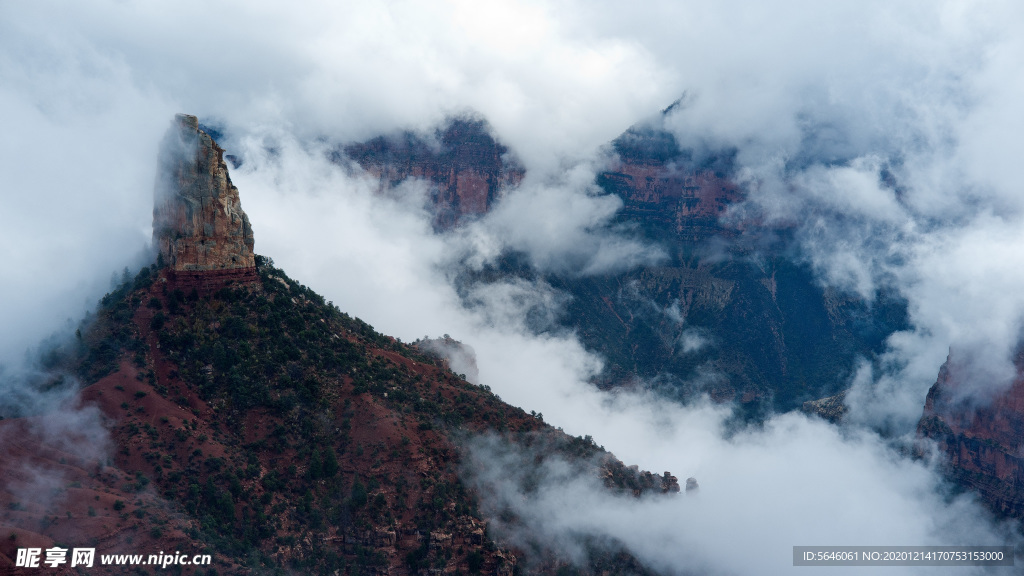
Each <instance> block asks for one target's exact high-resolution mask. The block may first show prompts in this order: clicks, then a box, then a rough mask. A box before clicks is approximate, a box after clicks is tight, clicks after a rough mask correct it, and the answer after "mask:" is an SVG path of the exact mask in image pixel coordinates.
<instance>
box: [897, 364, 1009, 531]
mask: <svg viewBox="0 0 1024 576" xmlns="http://www.w3.org/2000/svg"><path fill="white" fill-rule="evenodd" d="M1021 360H1022V358H1018V359H1017V362H1016V364H1017V368H1018V376H1017V378H1016V379H1015V380H1014V382H1013V384H1012V385H1011V386H1010V388H1009V389H1008V390H1006V391H1005V392H1004V393H1002V394H1001V395H999V396H997V397H996V398H995V399H993V400H992V401H991V402H990V403H987V404H983V405H977V406H975V405H973V403H972V402H970V401H967V400H960V399H958V398H957V394H956V391H957V388H958V387H959V386H962V385H964V382H961V380H963V378H964V377H962V376H959V375H958V373H957V371H956V370H955V364H954V363H953V360H952V355H950V358H947V359H946V363H945V364H943V365H942V368H941V369H940V370H939V377H938V379H937V380H936V382H935V384H934V385H932V387H931V389H930V390H929V391H928V397H927V400H926V401H925V407H924V415H923V416H922V418H921V421H920V422H919V423H918V428H917V429H918V433H919V434H920V435H921V436H923V437H925V438H931V439H932V440H935V442H936V443H937V444H938V447H939V449H940V450H942V451H943V452H944V453H945V454H946V456H947V457H948V463H947V464H948V472H949V475H950V476H951V477H952V478H953V480H955V481H956V482H957V483H959V484H960V485H962V486H964V487H966V488H971V489H973V490H976V491H977V492H978V493H979V494H980V495H981V496H982V498H983V499H984V500H985V502H986V503H987V504H988V505H989V506H990V507H991V508H992V509H993V510H994V511H996V512H997V513H999V514H1004V515H1008V516H1016V517H1022V516H1024V377H1022V376H1021V367H1022V364H1024V363H1022V362H1021Z"/></svg>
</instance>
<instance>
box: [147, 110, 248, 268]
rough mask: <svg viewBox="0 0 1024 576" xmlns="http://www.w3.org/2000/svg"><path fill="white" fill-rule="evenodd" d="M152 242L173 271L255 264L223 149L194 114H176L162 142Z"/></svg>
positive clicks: (244, 219)
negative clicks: (201, 126) (200, 124)
mask: <svg viewBox="0 0 1024 576" xmlns="http://www.w3.org/2000/svg"><path fill="white" fill-rule="evenodd" d="M153 243H154V244H155V245H156V246H158V247H159V250H160V258H161V259H162V260H163V263H164V264H166V265H167V266H168V267H169V268H170V269H171V270H173V271H175V272H179V271H180V272H201V271H212V270H236V269H254V268H255V260H254V255H253V235H252V227H251V226H250V225H249V218H248V217H247V216H246V215H245V212H244V211H243V210H242V204H241V201H240V200H239V199H238V189H237V188H235V186H234V185H233V184H232V183H231V177H230V176H229V175H228V167H227V165H226V164H225V163H224V150H223V149H221V147H220V146H218V145H217V143H216V142H214V141H213V138H211V137H210V136H209V135H208V134H207V133H206V132H203V131H202V130H201V129H200V128H199V120H198V119H197V118H196V117H195V116H189V115H186V114H178V115H176V116H175V118H174V122H173V123H172V125H171V128H170V129H169V130H168V131H167V135H166V136H164V140H163V142H162V144H161V146H160V155H159V159H158V163H157V180H156V191H155V202H154V206H153Z"/></svg>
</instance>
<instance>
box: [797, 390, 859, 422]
mask: <svg viewBox="0 0 1024 576" xmlns="http://www.w3.org/2000/svg"><path fill="white" fill-rule="evenodd" d="M847 392H849V390H843V391H842V392H840V393H839V394H836V395H834V396H827V397H825V398H819V399H817V400H808V401H806V402H804V404H803V406H802V407H801V410H803V412H804V413H805V414H813V415H815V416H820V417H821V418H823V419H825V420H828V421H829V422H832V423H836V424H838V423H839V421H841V420H842V419H843V416H844V415H846V410H847V408H846V393H847Z"/></svg>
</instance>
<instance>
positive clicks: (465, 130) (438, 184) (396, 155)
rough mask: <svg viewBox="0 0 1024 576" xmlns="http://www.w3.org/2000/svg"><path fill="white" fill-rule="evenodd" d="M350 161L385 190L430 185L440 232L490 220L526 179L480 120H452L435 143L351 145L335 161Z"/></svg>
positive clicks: (413, 138) (403, 139)
mask: <svg viewBox="0 0 1024 576" xmlns="http://www.w3.org/2000/svg"><path fill="white" fill-rule="evenodd" d="M345 156H348V157H350V158H352V159H353V160H355V161H356V162H357V163H358V164H359V165H360V166H361V167H362V168H363V169H364V170H366V171H367V172H370V173H371V174H374V175H375V176H377V177H378V178H380V183H381V189H382V190H386V189H387V188H389V187H391V186H395V185H397V184H399V183H401V182H402V181H404V180H406V179H408V178H421V179H424V180H427V181H428V182H430V184H431V185H432V186H431V188H432V189H431V197H430V200H431V203H432V205H433V208H434V210H435V215H436V216H435V221H434V224H435V226H436V227H437V228H439V229H446V228H450V227H452V226H455V225H456V224H458V223H459V221H460V220H462V219H464V218H465V217H472V216H476V215H480V214H484V213H485V212H487V211H488V210H490V208H491V207H492V206H493V205H494V203H495V202H496V201H497V200H498V199H500V198H501V194H502V191H503V190H504V189H505V188H507V187H509V186H514V185H516V184H518V183H519V181H520V180H522V178H523V174H524V170H523V168H522V166H520V165H519V163H518V161H517V160H516V159H515V158H514V157H512V156H511V155H510V154H509V151H508V148H506V147H505V146H504V145H503V144H501V143H500V142H498V141H497V140H495V139H494V137H493V136H491V134H490V127H489V126H488V124H487V122H485V121H483V120H480V119H476V118H454V119H451V120H449V121H448V122H447V123H446V124H445V125H444V126H443V127H441V128H439V129H438V130H436V131H435V133H434V134H433V138H432V139H427V138H424V137H422V136H419V135H416V134H413V133H411V132H410V133H403V134H400V135H397V136H390V137H386V136H380V137H377V138H374V139H372V140H368V141H366V142H361V143H357V144H350V145H348V146H344V147H343V148H341V149H339V150H338V151H337V153H336V155H335V157H334V158H335V160H339V161H340V160H341V159H342V158H344V157H345Z"/></svg>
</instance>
